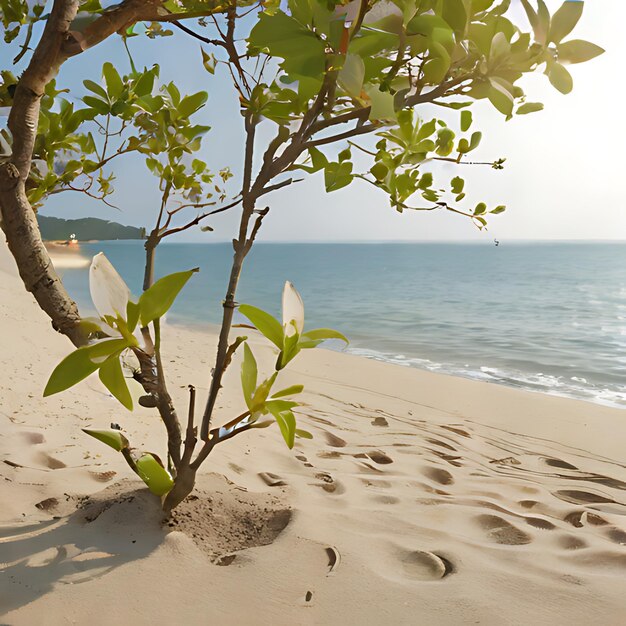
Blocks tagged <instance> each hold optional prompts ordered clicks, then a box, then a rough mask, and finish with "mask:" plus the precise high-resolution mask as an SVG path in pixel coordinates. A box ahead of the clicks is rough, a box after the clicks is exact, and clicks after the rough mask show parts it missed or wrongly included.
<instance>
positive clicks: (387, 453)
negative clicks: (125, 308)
mask: <svg viewBox="0 0 626 626" xmlns="http://www.w3.org/2000/svg"><path fill="white" fill-rule="evenodd" d="M215 343H216V339H215V337H214V336H213V335H212V334H210V333H208V332H207V333H203V332H201V331H191V330H188V329H184V328H180V327H175V326H167V328H166V331H165V332H164V350H165V364H166V367H167V372H168V375H169V380H170V387H171V391H172V392H173V395H174V396H175V399H176V401H177V403H178V406H180V407H186V392H185V390H186V386H187V385H188V384H193V385H195V386H196V387H197V389H198V392H199V394H200V395H201V396H205V394H206V391H207V386H208V382H209V368H210V367H211V364H212V360H213V357H214V351H215ZM0 345H1V346H2V350H1V351H0V363H1V367H2V373H3V375H2V377H1V378H0V502H2V507H1V509H0V623H2V624H10V625H11V626H20V625H25V626H30V625H32V624H45V625H57V624H59V625H61V624H86V623H90V624H94V625H96V624H97V625H100V624H102V625H109V624H116V625H120V624H128V623H133V624H152V625H155V624H156V625H158V624H185V625H195V624H208V623H211V624H220V625H228V624H239V625H241V624H255V625H256V624H272V625H283V624H284V625H295V624H304V625H308V624H366V625H369V624H372V625H373V624H394V625H395V624H399V625H400V624H401V625H404V624H407V625H408V624H437V625H440V624H441V625H448V624H450V625H457V624H458V625H460V624H483V625H491V624H493V625H503V624H506V625H522V624H529V623H530V624H537V625H543V624H546V625H547V624H551V625H561V624H563V625H565V624H568V625H570V624H572V625H577V624H581V625H582V624H603V625H607V626H608V625H610V626H612V625H615V626H617V625H620V624H623V623H625V622H626V595H625V594H624V588H625V586H624V581H625V580H626V457H625V455H624V442H625V441H626V414H625V412H624V411H623V410H619V409H613V408H608V407H603V406H599V405H594V404H590V403H584V402H579V401H575V400H568V399H562V398H556V397H549V396H544V395H541V394H533V393H529V392H524V391H519V390H514V389H509V388H506V387H503V386H498V385H490V384H486V383H480V382H475V381H469V380H464V379H459V378H453V377H448V376H442V375H437V374H432V373H428V372H422V371H419V370H417V369H410V368H402V367H397V366H393V365H389V364H384V363H379V362H375V361H371V360H367V359H364V358H359V357H355V356H351V355H346V354H338V353H334V352H330V351H327V350H315V351H314V350H311V351H307V353H304V354H302V355H300V356H299V357H298V359H297V360H296V361H295V363H294V366H293V368H291V369H289V370H288V371H287V372H285V373H284V382H285V383H286V384H295V383H304V385H305V393H304V394H303V397H304V401H305V403H306V406H304V407H302V408H301V409H300V410H299V411H298V418H299V423H300V424H301V425H302V427H304V428H307V429H308V430H310V431H311V432H312V433H313V435H314V439H313V440H299V441H297V443H296V446H295V448H294V450H292V451H290V450H288V449H287V448H286V447H285V445H284V443H283V442H282V441H281V437H280V434H279V433H278V430H277V428H275V427H272V428H270V429H266V430H259V431H257V432H251V433H247V434H245V435H241V436H240V437H237V438H235V439H234V440H232V441H229V442H227V443H224V445H221V446H219V447H218V448H217V449H216V451H215V452H214V454H213V455H212V456H211V457H210V458H209V460H208V462H207V463H205V465H204V466H203V472H204V473H203V475H202V476H201V478H200V480H199V485H198V489H197V491H196V493H195V495H194V496H192V498H190V499H189V501H187V502H185V503H184V504H183V505H182V506H181V508H180V509H179V510H178V511H177V512H176V513H175V517H174V519H173V520H172V521H171V522H170V523H169V524H166V525H165V526H162V525H161V523H160V520H159V515H158V503H157V502H155V499H154V497H152V496H150V494H148V493H147V492H146V490H145V489H144V488H143V484H142V483H141V482H140V481H139V480H138V479H136V477H134V476H133V475H132V474H131V472H130V470H129V469H128V467H127V466H126V465H125V463H124V461H123V459H122V458H121V456H120V455H117V454H115V453H114V452H113V451H111V450H109V449H108V448H106V447H105V446H102V445H100V444H98V443H97V442H95V441H93V440H91V439H90V438H88V437H87V436H85V435H84V434H83V433H82V432H81V431H80V429H81V428H89V427H93V428H108V427H109V424H110V423H111V422H116V423H118V424H120V426H121V427H122V428H123V429H124V431H125V432H126V433H127V436H128V438H129V439H130V441H131V443H133V444H134V445H140V443H141V444H142V445H143V447H144V448H145V449H146V450H151V451H154V452H157V453H159V454H163V443H164V441H163V427H162V424H161V423H160V420H159V418H158V415H157V414H156V412H154V411H153V410H149V409H145V408H141V407H138V408H137V409H136V410H135V411H134V412H133V413H129V412H126V411H124V409H122V408H121V407H120V406H119V404H118V403H117V402H116V401H115V400H114V399H112V398H111V397H109V396H108V394H107V392H106V390H105V389H104V388H103V387H102V385H101V384H100V382H99V381H98V380H97V378H96V377H91V378H89V379H87V380H86V381H84V382H83V383H81V384H79V385H78V386H77V387H75V388H73V389H72V390H70V391H67V392H65V393H62V394H59V395H57V396H53V397H50V398H45V399H44V398H42V389H43V387H44V384H45V382H46V380H47V377H48V375H49V373H50V372H51V370H52V368H53V367H54V366H55V365H56V363H58V361H59V360H60V359H61V358H62V357H63V356H64V355H66V354H67V353H68V352H70V350H71V345H70V343H69V342H68V340H67V339H66V338H65V337H62V336H60V335H58V334H56V333H55V332H54V331H53V330H52V328H51V326H50V324H49V321H48V320H47V318H46V316H45V315H44V314H43V313H42V312H41V311H40V310H39V308H38V307H37V306H36V304H35V302H34V300H33V299H32V297H31V296H30V295H29V294H28V293H26V292H25V290H24V288H23V286H22V285H21V283H20V282H19V280H18V279H17V277H16V272H15V267H14V265H13V262H12V259H11V257H10V256H9V255H8V252H7V250H6V248H5V245H4V243H2V245H1V246H0ZM255 348H256V351H257V353H258V354H259V355H260V356H261V361H260V365H261V367H263V366H264V364H265V366H266V367H269V364H270V363H271V362H272V360H273V359H274V354H273V352H272V350H271V349H270V347H269V346H268V345H266V344H265V343H263V341H262V340H261V338H258V339H257V340H256V344H255ZM224 391H225V393H224V395H223V396H222V397H221V402H220V404H219V411H218V414H219V416H220V418H223V420H224V421H227V420H228V419H230V418H232V416H233V415H236V414H238V413H240V412H241V410H242V402H243V400H242V398H241V394H240V388H239V362H238V361H237V362H236V363H234V364H233V366H231V368H230V369H229V371H228V373H227V376H226V380H225V390H224Z"/></svg>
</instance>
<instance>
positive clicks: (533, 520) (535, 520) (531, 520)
mask: <svg viewBox="0 0 626 626" xmlns="http://www.w3.org/2000/svg"><path fill="white" fill-rule="evenodd" d="M524 519H525V520H526V523H527V524H529V525H530V526H532V527H533V528H541V530H554V529H555V528H556V526H555V525H554V524H553V523H552V522H550V521H548V520H547V519H543V518H542V517H526V518H524Z"/></svg>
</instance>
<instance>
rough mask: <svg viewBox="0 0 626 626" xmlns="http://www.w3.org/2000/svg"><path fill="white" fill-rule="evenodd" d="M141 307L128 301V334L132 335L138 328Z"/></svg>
mask: <svg viewBox="0 0 626 626" xmlns="http://www.w3.org/2000/svg"><path fill="white" fill-rule="evenodd" d="M140 311H141V307H140V306H139V303H138V302H133V301H132V300H129V301H128V304H127V305H126V324H127V326H128V332H130V333H132V332H133V331H134V330H135V328H137V322H138V321H139V313H140Z"/></svg>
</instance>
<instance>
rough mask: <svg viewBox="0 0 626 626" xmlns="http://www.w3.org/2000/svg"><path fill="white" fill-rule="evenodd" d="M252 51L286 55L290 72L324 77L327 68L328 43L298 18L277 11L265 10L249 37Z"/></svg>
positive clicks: (284, 58) (281, 56) (283, 65)
mask: <svg viewBox="0 0 626 626" xmlns="http://www.w3.org/2000/svg"><path fill="white" fill-rule="evenodd" d="M248 50H249V52H250V54H251V55H253V54H258V53H259V52H260V51H267V52H269V54H270V55H272V56H274V57H279V58H282V59H283V62H282V63H281V67H282V68H283V69H284V70H285V72H287V74H290V75H294V76H308V77H312V78H318V79H321V78H322V76H323V74H324V70H325V67H324V66H325V60H326V44H325V43H324V42H323V41H322V40H321V39H319V38H318V37H317V36H316V35H315V34H314V33H313V32H312V30H308V29H306V28H304V26H302V25H301V24H300V23H299V22H298V21H297V20H296V19H294V18H293V17H291V16H289V15H286V14H285V13H283V12H282V11H277V12H276V13H275V14H273V15H267V14H266V13H262V14H261V15H259V18H258V21H257V23H256V25H255V26H254V28H253V29H252V30H251V31H250V36H249V37H248Z"/></svg>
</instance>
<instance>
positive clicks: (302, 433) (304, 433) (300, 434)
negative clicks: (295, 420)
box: [296, 428, 313, 439]
mask: <svg viewBox="0 0 626 626" xmlns="http://www.w3.org/2000/svg"><path fill="white" fill-rule="evenodd" d="M296 437H300V439H313V435H312V434H311V433H310V432H309V431H308V430H302V428H296Z"/></svg>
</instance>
